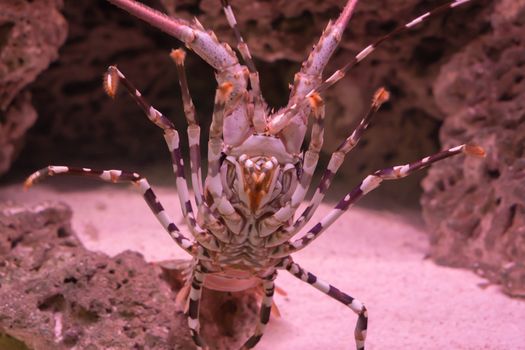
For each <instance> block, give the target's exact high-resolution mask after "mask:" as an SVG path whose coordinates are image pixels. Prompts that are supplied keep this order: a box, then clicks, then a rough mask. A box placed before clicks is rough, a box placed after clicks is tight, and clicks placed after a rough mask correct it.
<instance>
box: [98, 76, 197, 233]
mask: <svg viewBox="0 0 525 350" xmlns="http://www.w3.org/2000/svg"><path fill="white" fill-rule="evenodd" d="M119 82H122V84H123V85H124V87H125V88H126V90H127V91H128V93H129V94H130V95H131V97H132V98H133V100H134V101H135V102H136V103H137V105H138V106H139V107H140V108H141V109H142V110H143V111H144V113H145V114H146V116H147V117H148V118H149V120H151V122H153V123H154V124H155V125H157V126H158V127H159V128H161V129H162V130H163V131H164V139H165V140H166V144H167V145H168V148H169V150H170V154H171V162H172V165H173V172H174V173H175V176H176V180H175V181H176V182H175V183H176V189H177V194H178V196H179V201H180V207H181V210H182V214H183V216H184V218H185V219H186V223H187V224H188V226H189V227H190V229H191V231H192V233H193V234H194V235H195V236H196V237H197V236H202V235H203V233H204V230H203V229H202V228H201V227H200V226H199V225H198V224H197V220H196V219H195V215H194V213H193V207H192V205H191V201H190V198H189V197H190V196H189V191H188V183H187V182H186V175H185V174H184V161H183V159H182V154H181V150H180V142H179V133H178V132H177V130H176V129H175V125H173V123H172V122H171V121H170V120H169V119H168V118H166V117H165V116H164V115H163V114H162V113H161V112H159V111H158V110H157V109H155V107H153V106H152V105H150V104H149V103H148V102H147V101H146V99H145V98H144V97H142V93H141V92H140V91H139V90H138V89H136V88H135V86H134V85H133V84H132V83H131V82H130V81H129V80H128V79H127V78H126V77H125V76H124V74H122V72H121V71H119V70H118V69H117V67H115V66H110V67H109V68H108V71H107V72H106V74H105V76H104V88H105V90H106V92H107V93H108V95H110V96H111V97H114V96H115V94H116V93H117V89H118V86H119Z"/></svg>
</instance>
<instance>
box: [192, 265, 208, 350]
mask: <svg viewBox="0 0 525 350" xmlns="http://www.w3.org/2000/svg"><path fill="white" fill-rule="evenodd" d="M203 283H204V272H203V271H202V266H201V265H197V266H195V268H194V269H193V277H192V279H191V289H190V300H189V307H188V326H189V327H190V332H191V337H192V339H193V342H194V343H195V345H197V348H198V349H199V350H201V349H208V346H207V345H206V342H205V341H204V339H203V338H202V337H201V335H200V322H199V309H200V301H201V296H202V284H203Z"/></svg>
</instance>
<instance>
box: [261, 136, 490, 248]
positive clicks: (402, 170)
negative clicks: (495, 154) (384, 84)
mask: <svg viewBox="0 0 525 350" xmlns="http://www.w3.org/2000/svg"><path fill="white" fill-rule="evenodd" d="M462 153H463V154H466V155H470V156H477V157H484V156H485V151H484V150H483V149H482V148H481V147H479V146H474V145H461V146H457V147H452V148H449V149H447V150H445V151H441V152H438V153H436V154H433V155H431V156H428V157H425V158H423V159H421V160H418V161H416V162H413V163H409V164H405V165H398V166H393V167H389V168H385V169H381V170H378V171H376V172H374V173H373V174H371V175H368V176H367V177H366V178H365V179H364V180H363V181H362V182H361V183H360V184H359V185H358V186H357V187H355V188H354V189H353V190H352V191H350V192H349V193H348V194H347V195H346V196H345V197H344V198H343V199H341V200H340V201H339V203H337V205H336V206H335V208H334V209H333V210H332V211H331V212H330V213H328V215H326V216H325V217H324V218H323V219H322V220H321V221H319V222H318V223H317V224H316V225H314V226H313V227H312V228H311V229H310V230H309V231H308V232H307V233H306V234H305V235H304V236H302V237H301V238H298V239H296V240H295V241H293V242H289V243H287V244H283V245H281V246H279V247H277V248H275V250H274V252H272V254H271V255H272V257H285V256H288V255H290V254H292V253H294V252H297V251H299V250H301V249H303V248H304V247H306V246H307V245H309V244H310V243H312V242H313V241H314V240H315V239H316V238H317V237H319V236H320V235H321V233H323V232H324V231H325V230H326V229H327V228H328V227H329V226H330V225H331V224H333V223H334V221H335V220H337V219H338V218H339V217H340V216H341V215H342V214H343V213H344V212H345V211H346V210H347V209H348V208H350V206H352V205H353V204H355V203H356V202H357V201H358V200H359V199H361V198H362V197H364V196H365V195H366V194H367V193H369V192H370V191H372V190H374V189H375V188H377V187H378V186H379V185H380V184H381V182H383V181H384V180H398V179H401V178H403V177H405V176H408V175H410V174H412V173H414V172H415V171H418V170H420V169H423V168H426V167H428V166H429V165H431V164H432V163H435V162H438V161H440V160H442V159H445V158H449V157H452V156H454V155H457V154H462Z"/></svg>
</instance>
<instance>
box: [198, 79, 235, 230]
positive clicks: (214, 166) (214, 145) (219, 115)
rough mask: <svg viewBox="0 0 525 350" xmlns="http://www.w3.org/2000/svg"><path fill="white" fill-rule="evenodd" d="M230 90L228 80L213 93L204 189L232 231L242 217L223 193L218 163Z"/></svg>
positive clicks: (230, 86)
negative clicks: (206, 174) (213, 101)
mask: <svg viewBox="0 0 525 350" xmlns="http://www.w3.org/2000/svg"><path fill="white" fill-rule="evenodd" d="M231 92H232V84H231V83H230V82H225V83H223V84H221V85H219V86H218V87H217V90H216V93H215V105H214V109H213V116H212V122H211V126H210V138H209V142H208V176H207V177H206V191H207V192H208V193H209V194H210V195H211V196H212V198H213V203H214V204H213V205H212V206H211V209H212V210H214V209H216V210H217V211H218V212H219V213H220V215H221V216H222V217H223V218H224V221H225V222H226V225H227V226H228V227H229V228H230V230H232V231H233V232H239V230H240V225H241V224H242V218H241V216H240V215H239V214H238V213H237V212H236V211H235V209H234V208H233V205H232V204H231V203H230V201H229V200H228V198H227V197H226V195H225V194H224V191H223V184H222V179H221V174H220V166H221V164H220V163H221V156H222V151H223V145H224V142H223V140H222V134H223V127H224V126H223V123H224V113H225V108H226V102H227V101H228V99H229V96H230V94H231Z"/></svg>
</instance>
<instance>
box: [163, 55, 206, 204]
mask: <svg viewBox="0 0 525 350" xmlns="http://www.w3.org/2000/svg"><path fill="white" fill-rule="evenodd" d="M170 56H171V58H172V59H173V61H174V62H175V65H176V67H177V73H178V76H179V84H180V90H181V93H182V103H183V105H184V115H185V116H186V121H187V122H188V142H189V146H190V168H191V183H192V184H193V192H194V193H195V203H197V206H198V207H200V206H201V205H202V203H203V201H204V200H203V192H202V170H201V151H200V135H201V128H200V127H199V125H198V124H197V119H196V117H195V114H196V113H195V105H194V104H193V101H192V99H191V95H190V90H189V87H188V80H187V79H186V71H185V70H184V59H185V58H186V52H184V50H183V49H177V50H173V51H172V52H171V54H170Z"/></svg>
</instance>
